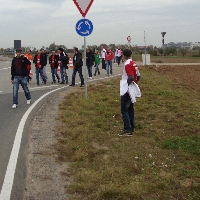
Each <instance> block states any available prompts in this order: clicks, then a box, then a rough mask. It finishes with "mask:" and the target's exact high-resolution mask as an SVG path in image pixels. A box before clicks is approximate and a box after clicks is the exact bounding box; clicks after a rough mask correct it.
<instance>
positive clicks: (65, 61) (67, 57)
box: [63, 54, 69, 64]
mask: <svg viewBox="0 0 200 200" xmlns="http://www.w3.org/2000/svg"><path fill="white" fill-rule="evenodd" d="M63 62H64V63H65V64H69V56H68V55H67V54H65V56H64V57H63Z"/></svg>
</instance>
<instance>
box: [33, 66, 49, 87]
mask: <svg viewBox="0 0 200 200" xmlns="http://www.w3.org/2000/svg"><path fill="white" fill-rule="evenodd" d="M35 72H36V80H37V85H39V74H40V76H41V77H42V80H43V81H44V83H46V81H47V80H46V79H45V76H44V75H43V68H36V69H35Z"/></svg>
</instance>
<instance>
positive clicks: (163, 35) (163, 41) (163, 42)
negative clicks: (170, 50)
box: [161, 32, 166, 62]
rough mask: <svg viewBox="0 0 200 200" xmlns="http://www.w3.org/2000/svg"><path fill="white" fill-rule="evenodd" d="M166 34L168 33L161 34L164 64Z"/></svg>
mask: <svg viewBox="0 0 200 200" xmlns="http://www.w3.org/2000/svg"><path fill="white" fill-rule="evenodd" d="M165 34H166V32H161V35H162V48H163V62H164V54H165V49H164V44H165V40H164V37H165Z"/></svg>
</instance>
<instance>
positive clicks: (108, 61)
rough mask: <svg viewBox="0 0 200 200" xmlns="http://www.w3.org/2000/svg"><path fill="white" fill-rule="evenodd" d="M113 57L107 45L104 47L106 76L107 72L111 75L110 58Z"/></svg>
mask: <svg viewBox="0 0 200 200" xmlns="http://www.w3.org/2000/svg"><path fill="white" fill-rule="evenodd" d="M113 58H114V54H113V52H112V51H111V50H110V48H109V47H108V48H107V49H106V53H105V61H106V70H107V75H108V76H109V74H111V75H112V60H113Z"/></svg>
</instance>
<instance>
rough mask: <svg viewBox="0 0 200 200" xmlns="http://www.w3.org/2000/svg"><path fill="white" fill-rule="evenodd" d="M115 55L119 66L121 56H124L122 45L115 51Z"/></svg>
mask: <svg viewBox="0 0 200 200" xmlns="http://www.w3.org/2000/svg"><path fill="white" fill-rule="evenodd" d="M115 57H116V62H117V64H118V67H119V65H120V61H121V58H122V49H121V48H120V47H118V48H117V49H116V51H115Z"/></svg>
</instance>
